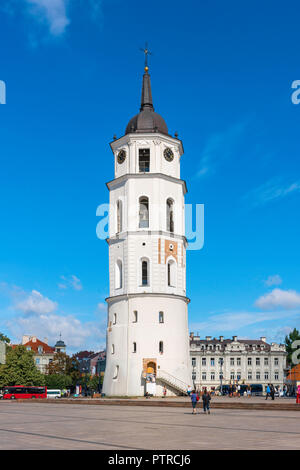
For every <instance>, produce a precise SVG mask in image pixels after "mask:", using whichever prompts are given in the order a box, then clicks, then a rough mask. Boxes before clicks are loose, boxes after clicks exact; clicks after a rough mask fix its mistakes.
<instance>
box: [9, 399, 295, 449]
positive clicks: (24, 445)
mask: <svg viewBox="0 0 300 470" xmlns="http://www.w3.org/2000/svg"><path fill="white" fill-rule="evenodd" d="M201 411H202V410H201ZM299 448H300V413H299V412H297V411H275V410H274V411H256V410H253V411H252V410H245V411H243V410H230V409H228V410H227V409H217V410H212V413H211V415H204V414H203V413H201V414H197V415H194V416H193V415H192V414H191V410H190V409H188V408H167V407H161V408H160V407H147V406H115V405H105V406H103V405H102V406H101V405H79V404H78V405H76V404H74V405H73V404H52V403H51V404H50V403H48V404H43V403H32V402H28V403H27V402H26V403H24V402H22V403H18V402H14V401H13V402H11V401H3V400H1V401H0V449H1V450H3V449H87V450H90V449H98V450H99V449H107V450H116V449H122V450H129V449H138V450H140V449H175V450H176V449H182V450H184V449H299Z"/></svg>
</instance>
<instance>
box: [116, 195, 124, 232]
mask: <svg viewBox="0 0 300 470" xmlns="http://www.w3.org/2000/svg"><path fill="white" fill-rule="evenodd" d="M122 230H123V204H122V201H121V200H120V199H118V201H117V233H119V232H122Z"/></svg>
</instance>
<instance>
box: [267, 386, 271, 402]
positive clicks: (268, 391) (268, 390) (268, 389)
mask: <svg viewBox="0 0 300 470" xmlns="http://www.w3.org/2000/svg"><path fill="white" fill-rule="evenodd" d="M266 392H267V395H266V400H267V399H268V397H270V396H271V387H270V384H268V386H267V390H266Z"/></svg>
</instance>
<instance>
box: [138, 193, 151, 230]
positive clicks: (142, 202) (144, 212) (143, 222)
mask: <svg viewBox="0 0 300 470" xmlns="http://www.w3.org/2000/svg"><path fill="white" fill-rule="evenodd" d="M148 227H149V199H148V198H147V197H146V196H142V197H140V199H139V228H148Z"/></svg>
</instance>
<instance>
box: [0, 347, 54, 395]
mask: <svg viewBox="0 0 300 470" xmlns="http://www.w3.org/2000/svg"><path fill="white" fill-rule="evenodd" d="M33 357H34V353H33V352H32V351H27V350H26V348H25V347H24V346H21V345H20V346H16V347H15V348H12V347H8V348H7V353H6V364H4V365H3V366H2V367H1V369H0V386H1V387H3V386H6V385H45V377H44V375H43V374H42V373H41V372H40V371H39V370H38V369H37V368H36V365H35V362H34V358H33Z"/></svg>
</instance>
